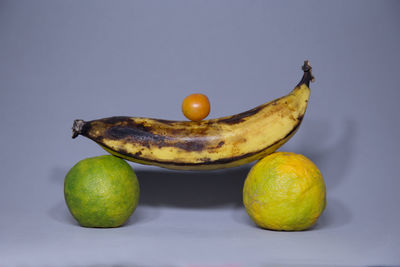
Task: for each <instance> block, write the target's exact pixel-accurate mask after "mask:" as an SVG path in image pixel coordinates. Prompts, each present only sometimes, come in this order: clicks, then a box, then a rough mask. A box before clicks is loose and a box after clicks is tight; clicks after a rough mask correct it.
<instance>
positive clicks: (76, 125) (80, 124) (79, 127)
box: [72, 120, 85, 138]
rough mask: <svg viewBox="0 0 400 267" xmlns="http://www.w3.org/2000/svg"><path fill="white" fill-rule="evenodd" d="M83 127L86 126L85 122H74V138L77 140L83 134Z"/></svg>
mask: <svg viewBox="0 0 400 267" xmlns="http://www.w3.org/2000/svg"><path fill="white" fill-rule="evenodd" d="M83 125H85V121H83V120H74V124H73V125H72V138H76V137H77V136H78V135H80V134H81V133H82V128H83Z"/></svg>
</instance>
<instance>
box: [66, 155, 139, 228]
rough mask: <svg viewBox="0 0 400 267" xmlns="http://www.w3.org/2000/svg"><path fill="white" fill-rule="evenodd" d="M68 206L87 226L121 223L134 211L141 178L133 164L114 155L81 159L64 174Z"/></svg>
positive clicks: (109, 225)
mask: <svg viewBox="0 0 400 267" xmlns="http://www.w3.org/2000/svg"><path fill="white" fill-rule="evenodd" d="M64 197H65V201H66V203H67V206H68V209H69V211H70V212H71V214H72V216H73V217H74V218H75V219H76V220H77V221H78V223H79V224H80V225H82V226H84V227H118V226H121V225H122V224H124V223H125V222H126V221H127V220H128V218H129V217H130V216H131V215H132V213H133V212H134V211H135V209H136V206H137V204H138V201H139V182H138V180H137V178H136V174H135V173H134V171H133V169H132V167H131V166H130V165H129V164H128V163H126V162H125V161H124V160H122V159H120V158H117V157H115V156H111V155H105V156H98V157H93V158H87V159H84V160H81V161H79V162H78V163H77V164H76V165H75V166H73V167H72V168H71V170H70V171H69V172H68V173H67V175H66V176H65V181H64Z"/></svg>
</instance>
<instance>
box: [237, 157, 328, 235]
mask: <svg viewBox="0 0 400 267" xmlns="http://www.w3.org/2000/svg"><path fill="white" fill-rule="evenodd" d="M243 203H244V206H245V208H246V211H247V213H248V215H249V216H250V218H251V219H252V220H253V221H254V222H255V223H256V224H257V225H258V226H260V227H262V228H266V229H271V230H285V231H296V230H305V229H308V228H310V227H311V226H313V225H314V224H315V223H316V222H317V220H318V218H319V216H320V215H321V214H322V212H323V210H324V209H325V206H326V188H325V183H324V180H323V177H322V175H321V172H320V171H319V169H318V168H317V166H315V164H314V163H313V162H312V161H311V160H309V159H308V158H306V157H305V156H303V155H300V154H295V153H291V152H276V153H273V154H270V155H268V156H266V157H265V158H263V159H261V160H260V161H259V162H257V163H256V164H255V165H254V166H253V167H252V169H251V170H250V172H249V174H248V176H247V178H246V181H245V184H244V187H243Z"/></svg>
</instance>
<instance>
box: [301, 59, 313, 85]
mask: <svg viewBox="0 0 400 267" xmlns="http://www.w3.org/2000/svg"><path fill="white" fill-rule="evenodd" d="M301 69H302V70H303V71H304V74H303V77H302V78H301V81H300V82H299V84H298V85H297V86H300V85H302V84H306V85H307V86H310V82H314V81H315V77H314V75H313V74H312V72H311V71H312V67H311V65H310V61H308V60H304V64H303V66H302V67H301Z"/></svg>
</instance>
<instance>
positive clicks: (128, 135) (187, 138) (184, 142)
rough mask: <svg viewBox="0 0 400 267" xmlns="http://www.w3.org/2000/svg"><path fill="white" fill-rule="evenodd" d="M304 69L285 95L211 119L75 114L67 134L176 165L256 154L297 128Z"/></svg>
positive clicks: (207, 166)
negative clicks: (84, 116)
mask: <svg viewBox="0 0 400 267" xmlns="http://www.w3.org/2000/svg"><path fill="white" fill-rule="evenodd" d="M302 69H303V71H304V74H303V77H302V79H301V81H300V82H299V83H298V85H297V86H296V87H295V88H294V89H293V90H292V91H291V92H290V93H289V94H287V95H286V96H283V97H281V98H278V99H275V100H273V101H270V102H268V103H265V104H262V105H260V106H258V107H255V108H253V109H250V110H248V111H245V112H242V113H239V114H236V115H233V116H227V117H222V118H217V119H210V120H204V121H199V122H194V121H171V120H161V119H152V118H142V117H110V118H103V119H99V120H92V121H86V122H85V121H83V120H75V121H74V124H73V127H72V130H73V136H72V138H75V137H77V136H78V135H83V136H85V137H87V138H89V139H91V140H93V141H95V142H96V143H97V144H99V145H100V146H101V147H103V148H104V149H105V150H106V151H108V152H109V153H111V154H113V155H115V156H118V157H121V158H124V159H127V160H129V161H133V162H137V163H140V164H147V165H155V166H159V167H163V168H168V169H177V170H212V169H222V168H229V167H236V166H240V165H243V164H246V163H249V162H252V161H255V160H258V159H260V158H262V157H264V156H266V155H268V154H270V153H272V152H274V151H275V150H277V149H278V148H279V147H280V146H282V145H283V144H284V143H286V142H287V141H288V140H289V139H290V138H291V137H292V136H293V135H294V134H295V133H296V131H297V129H298V128H299V126H300V124H301V122H302V120H303V117H304V114H305V112H306V108H307V104H308V100H309V97H310V89H309V83H310V81H313V80H314V77H313V75H312V73H311V69H312V68H311V66H310V64H309V62H308V61H304V65H303V67H302Z"/></svg>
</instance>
